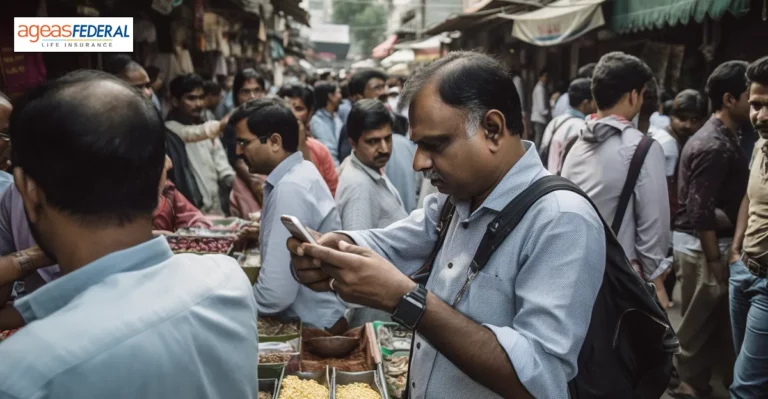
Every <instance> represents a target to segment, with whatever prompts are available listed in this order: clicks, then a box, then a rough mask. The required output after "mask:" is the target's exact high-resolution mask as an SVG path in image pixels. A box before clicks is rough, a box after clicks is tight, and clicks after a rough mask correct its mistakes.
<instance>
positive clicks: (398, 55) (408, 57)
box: [381, 49, 416, 68]
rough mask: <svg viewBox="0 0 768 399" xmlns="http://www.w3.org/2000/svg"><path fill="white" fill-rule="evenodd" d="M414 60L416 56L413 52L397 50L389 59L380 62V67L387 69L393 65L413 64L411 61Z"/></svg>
mask: <svg viewBox="0 0 768 399" xmlns="http://www.w3.org/2000/svg"><path fill="white" fill-rule="evenodd" d="M415 59H416V54H415V53H414V52H413V50H409V49H403V50H397V51H395V52H394V53H392V55H390V56H389V57H387V58H385V59H383V60H381V65H382V66H383V67H385V68H388V67H390V66H392V65H394V64H399V63H403V62H413V60H415Z"/></svg>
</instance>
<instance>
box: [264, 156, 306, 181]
mask: <svg viewBox="0 0 768 399" xmlns="http://www.w3.org/2000/svg"><path fill="white" fill-rule="evenodd" d="M303 160H304V157H303V156H302V155H301V151H296V152H294V153H293V154H291V155H290V156H288V158H285V159H283V161H282V162H280V163H279V164H278V165H277V167H276V168H275V169H274V170H273V171H272V173H270V174H269V176H267V183H269V184H270V185H271V186H272V187H275V186H277V183H279V182H280V180H282V179H283V176H285V175H286V174H288V172H290V171H291V169H293V167H294V166H296V165H298V164H300V163H301V162H302V161H303Z"/></svg>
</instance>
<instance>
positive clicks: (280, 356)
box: [259, 353, 296, 364]
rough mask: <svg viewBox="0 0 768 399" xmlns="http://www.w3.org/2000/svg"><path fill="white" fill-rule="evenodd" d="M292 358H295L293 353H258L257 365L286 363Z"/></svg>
mask: <svg viewBox="0 0 768 399" xmlns="http://www.w3.org/2000/svg"><path fill="white" fill-rule="evenodd" d="M294 356H296V354H295V353H259V363H261V364H275V363H288V362H290V361H291V359H292V358H293V357H294Z"/></svg>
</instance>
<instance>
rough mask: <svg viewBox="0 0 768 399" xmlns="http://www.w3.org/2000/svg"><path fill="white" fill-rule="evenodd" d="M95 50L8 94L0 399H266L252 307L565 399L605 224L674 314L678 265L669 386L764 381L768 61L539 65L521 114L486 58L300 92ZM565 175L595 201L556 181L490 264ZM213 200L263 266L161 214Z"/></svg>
mask: <svg viewBox="0 0 768 399" xmlns="http://www.w3.org/2000/svg"><path fill="white" fill-rule="evenodd" d="M104 69H105V70H104V71H91V70H87V71H76V72H72V73H70V74H68V75H66V76H64V77H62V78H59V79H56V80H53V81H50V82H47V83H45V84H43V85H42V86H40V87H38V88H36V89H34V90H32V91H31V92H29V93H28V94H27V95H25V96H24V97H22V98H20V99H14V101H10V100H9V99H6V98H4V97H3V98H2V99H0V128H2V135H1V136H0V138H1V139H2V140H0V156H2V158H1V159H0V168H2V169H5V170H6V171H5V172H3V171H0V191H2V194H1V195H2V197H1V198H0V255H2V257H0V305H1V306H2V307H0V331H2V330H12V329H19V330H18V332H17V333H15V334H14V335H13V336H12V337H10V338H9V339H8V340H6V341H4V342H2V343H0V359H2V360H0V361H2V362H4V363H5V364H7V365H10V366H8V367H0V398H5V397H8V398H32V397H46V398H72V397H115V398H123V397H124V398H134V397H144V398H166V397H190V398H193V397H206V398H255V397H256V394H257V386H256V384H257V378H256V375H257V363H258V362H257V359H258V357H257V356H256V353H257V352H258V337H257V334H256V333H255V331H256V329H257V323H256V319H257V316H262V315H269V316H277V317H286V318H299V319H301V320H302V321H303V323H304V324H305V325H311V326H314V327H318V328H321V329H325V330H328V331H330V332H332V333H336V334H341V333H343V332H345V331H347V330H348V329H349V328H353V327H358V326H361V325H364V324H365V323H368V322H371V321H377V320H390V319H393V320H395V321H397V322H399V323H400V324H402V325H403V326H405V327H407V328H410V329H413V330H414V331H415V332H416V333H417V334H414V343H413V349H412V355H411V360H410V373H409V376H408V384H407V389H408V397H410V398H437V397H439V398H491V397H540V398H565V397H568V396H569V393H571V394H573V392H574V389H577V390H578V388H574V386H575V385H574V384H576V385H578V384H584V382H583V381H585V380H583V379H582V380H580V379H579V378H577V377H578V376H579V375H580V368H581V367H582V365H583V363H582V357H581V356H580V353H581V351H582V347H583V345H584V344H585V341H588V340H590V339H592V338H591V337H593V336H594V335H593V333H592V330H593V329H594V328H595V325H596V324H595V323H597V322H596V321H595V320H596V317H597V316H595V315H594V314H593V307H594V306H595V302H596V300H597V298H598V297H599V295H600V293H601V292H602V291H603V290H602V288H601V287H602V285H603V284H605V283H604V276H606V275H608V274H607V273H608V268H609V265H608V264H607V263H609V262H610V259H611V254H610V243H611V240H612V237H613V236H614V235H615V238H616V240H618V243H619V244H620V247H621V249H623V252H624V254H625V255H626V259H627V260H628V263H627V270H630V267H631V268H632V270H633V272H634V274H636V275H637V276H639V279H638V281H640V279H641V280H642V281H643V282H646V283H647V284H648V285H649V286H653V287H655V293H656V298H658V303H659V306H660V308H663V309H667V308H669V307H672V306H676V304H674V303H673V302H672V300H671V298H672V290H673V287H674V285H675V283H677V284H679V285H680V292H681V297H680V299H681V303H680V307H681V313H682V324H681V325H680V326H679V328H678V329H676V333H677V337H678V339H679V346H680V351H679V352H678V353H677V354H676V355H675V356H674V372H673V373H672V374H671V378H670V379H669V380H670V381H669V391H668V393H669V394H670V395H672V396H674V397H678V398H698V397H705V396H707V395H709V394H710V393H711V391H712V387H711V384H710V382H711V381H712V376H713V372H714V373H717V374H718V375H719V376H721V377H722V379H723V382H724V383H725V384H726V385H727V386H729V388H730V393H731V396H732V397H734V398H756V397H761V396H764V395H765V393H766V392H768V361H766V358H768V351H766V345H765V343H766V342H768V336H767V334H768V332H767V331H768V286H767V285H766V284H767V283H766V277H767V276H768V259H767V258H766V253H768V238H766V234H765V232H766V226H768V213H766V209H767V208H766V206H765V205H766V204H767V203H768V190H764V189H762V188H761V187H762V184H764V183H765V174H766V173H768V163H766V162H768V161H767V160H766V153H765V149H766V148H768V144H766V141H765V140H766V139H768V57H766V58H762V59H760V60H757V61H755V62H753V63H751V64H748V63H747V62H742V61H729V62H726V63H724V64H722V65H720V66H718V67H717V68H716V69H715V70H714V71H713V73H712V75H711V76H710V77H709V79H708V81H707V84H706V94H702V93H700V92H699V91H696V90H693V89H686V90H682V91H680V92H679V93H676V94H674V95H671V94H664V95H662V93H661V92H662V91H663V90H662V88H660V87H659V85H657V83H656V81H655V79H654V75H653V72H652V71H651V69H650V68H649V67H648V66H647V65H646V64H645V63H644V62H643V61H642V60H640V59H638V58H636V57H634V56H631V55H628V54H624V53H620V52H613V53H609V54H606V55H604V56H603V57H601V59H600V61H599V62H598V63H595V64H589V65H585V66H583V67H582V68H580V69H579V70H578V74H577V76H576V78H575V79H574V80H573V81H572V82H571V83H570V85H569V86H568V89H567V92H565V93H563V94H562V95H561V96H559V98H557V99H554V98H552V96H550V95H549V90H548V82H549V79H548V77H549V76H548V74H547V72H546V71H542V72H541V74H540V75H539V81H538V82H537V84H536V87H535V88H534V90H533V94H532V97H531V98H530V103H531V113H530V121H531V122H532V123H531V127H532V129H531V131H530V132H527V129H526V128H525V126H526V121H524V117H525V114H524V112H523V107H522V105H521V104H523V103H524V101H523V100H527V99H526V98H521V97H520V95H519V94H520V93H521V91H519V90H518V88H519V87H520V82H519V81H518V80H519V79H518V78H516V77H513V76H512V74H509V73H508V71H507V70H506V69H505V68H504V67H503V66H502V65H501V64H499V63H498V62H497V61H496V60H494V59H492V58H491V57H489V56H487V55H484V54H481V53H476V52H454V53H450V54H448V55H447V56H445V57H443V58H441V59H439V60H437V61H435V62H433V63H431V64H429V65H427V66H425V67H423V68H421V69H419V70H418V71H416V72H415V73H414V74H413V75H412V76H409V77H407V81H406V79H405V77H402V78H401V77H390V76H387V75H386V74H384V73H382V72H380V71H378V70H375V69H365V70H359V71H355V72H354V73H353V74H352V75H351V76H349V77H348V78H346V79H336V78H334V77H333V76H324V77H322V79H318V80H317V81H316V82H314V84H312V85H309V84H306V83H291V84H287V85H285V86H283V87H273V86H272V85H271V84H270V82H269V81H268V80H267V79H265V78H264V77H262V76H261V75H259V73H258V72H256V71H255V70H253V69H243V70H240V71H238V72H237V73H235V74H234V75H232V76H220V77H217V78H216V79H215V80H214V79H211V78H203V77H201V76H199V75H196V74H186V75H181V76H178V77H176V78H174V79H173V80H171V81H170V82H167V87H165V86H166V84H165V82H163V78H162V76H159V74H158V72H157V71H156V70H153V69H145V68H144V67H143V66H142V65H140V64H139V63H138V62H136V61H134V60H133V59H131V58H130V57H128V56H121V55H119V56H114V57H111V58H110V59H109V60H108V61H107V62H105V68H104ZM163 93H166V95H163ZM666 97H668V98H666ZM748 129H753V130H754V131H756V132H757V133H758V134H759V135H760V137H761V139H760V140H759V141H758V142H757V143H756V144H755V145H754V150H749V151H745V150H744V147H743V146H742V144H741V142H740V137H741V132H743V131H746V130H748ZM528 134H529V135H530V138H531V139H532V140H531V141H527V140H524V138H527V137H526V136H527V135H528ZM550 175H559V176H561V177H562V178H564V179H567V180H569V181H570V182H572V183H575V185H577V186H578V187H579V188H580V189H581V190H582V191H583V192H584V193H586V195H587V196H588V197H585V196H581V195H579V194H578V193H575V192H568V191H564V190H559V191H554V192H549V193H546V194H544V195H543V196H542V197H541V199H540V200H538V201H535V202H534V203H533V204H532V205H531V206H530V207H529V208H528V209H527V211H524V212H523V213H522V214H520V215H518V216H519V221H518V222H517V224H516V225H515V227H514V229H513V230H511V231H506V232H505V234H508V236H504V237H503V238H502V241H500V242H497V243H496V244H494V246H493V247H492V248H491V250H490V251H491V252H490V253H488V256H487V257H485V258H482V257H480V254H481V253H482V252H481V250H482V249H483V248H485V244H486V241H487V239H488V234H491V233H494V234H495V232H496V231H497V229H498V228H499V226H498V223H497V220H499V216H500V215H502V216H503V215H505V214H506V213H505V212H506V211H507V210H508V204H511V203H513V200H515V199H517V198H518V197H524V196H525V194H526V193H527V189H528V188H529V187H531V186H533V185H534V183H535V182H537V181H539V180H541V179H542V178H545V177H546V176H550ZM283 215H290V216H294V217H296V218H297V219H298V220H299V221H300V222H301V223H302V224H303V225H304V226H306V228H308V229H309V231H310V233H311V234H312V235H313V236H314V239H315V241H316V244H310V243H308V242H304V241H301V240H299V239H298V238H296V237H293V236H292V235H291V233H290V232H289V231H288V230H287V229H286V228H285V226H284V225H283V221H282V216H283ZM218 216H235V217H239V218H243V219H248V218H252V217H253V218H258V219H259V221H260V223H259V227H258V228H255V227H249V228H247V229H245V230H244V231H243V232H242V233H241V239H242V240H243V241H247V242H250V243H253V244H254V245H256V246H257V247H258V249H259V251H260V256H261V269H260V273H259V276H258V279H257V280H256V282H255V284H250V283H249V281H248V279H247V277H246V275H245V274H244V273H242V271H241V270H239V269H240V267H239V265H238V264H237V262H236V261H235V260H234V259H231V258H228V257H226V256H216V255H207V256H199V255H191V254H184V255H174V254H173V253H172V252H171V249H170V247H169V244H168V243H167V241H166V239H165V238H164V235H166V234H170V233H173V232H176V231H178V230H180V229H186V228H193V227H210V226H211V221H212V218H215V217H218ZM603 220H605V221H607V226H608V227H605V226H606V225H605V224H604V222H603ZM489 232H491V233H489ZM619 244H617V246H618V245H619ZM478 259H480V261H479V262H478ZM606 259H609V260H608V261H607V260H606ZM479 263H482V265H479ZM634 274H633V276H634ZM635 278H636V277H635ZM651 291H653V290H651ZM649 298H651V296H650V295H649ZM597 319H598V320H599V319H600V318H599V317H597ZM667 323H668V322H667ZM662 324H663V323H662ZM606 328H607V327H606ZM651 339H652V337H649V340H651ZM635 350H637V351H640V350H641V349H640V348H635ZM35 355H37V356H35ZM638 355H639V356H641V357H642V356H643V354H638ZM593 378H594V377H593ZM574 381H575V382H574ZM608 383H612V382H611V381H608ZM664 384H665V386H664V387H663V388H667V387H666V381H665V383H664ZM616 389H617V390H614V391H612V392H614V393H615V392H625V393H626V392H629V391H628V390H626V387H620V388H616ZM596 397H600V396H596ZM603 397H610V396H603ZM641 397H642V396H641Z"/></svg>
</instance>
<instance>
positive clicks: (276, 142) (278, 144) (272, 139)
mask: <svg viewBox="0 0 768 399" xmlns="http://www.w3.org/2000/svg"><path fill="white" fill-rule="evenodd" d="M269 148H270V150H272V152H278V151H280V150H281V149H283V137H282V136H280V135H279V134H277V133H272V135H271V136H269Z"/></svg>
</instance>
